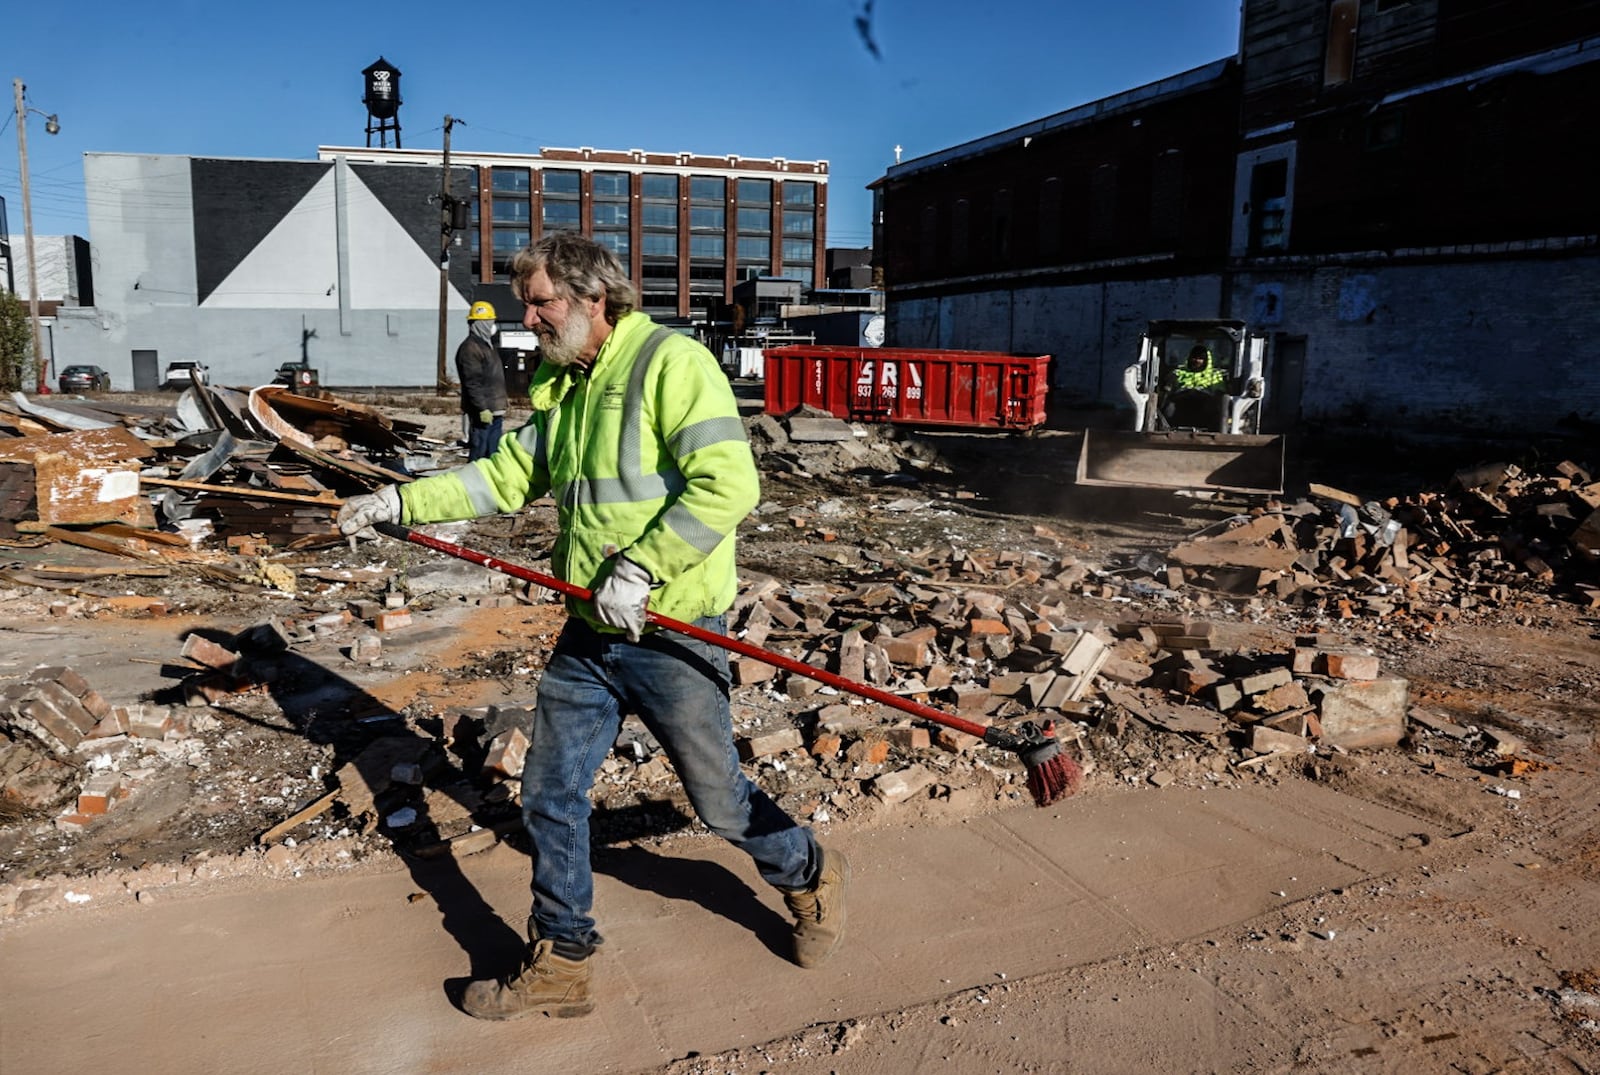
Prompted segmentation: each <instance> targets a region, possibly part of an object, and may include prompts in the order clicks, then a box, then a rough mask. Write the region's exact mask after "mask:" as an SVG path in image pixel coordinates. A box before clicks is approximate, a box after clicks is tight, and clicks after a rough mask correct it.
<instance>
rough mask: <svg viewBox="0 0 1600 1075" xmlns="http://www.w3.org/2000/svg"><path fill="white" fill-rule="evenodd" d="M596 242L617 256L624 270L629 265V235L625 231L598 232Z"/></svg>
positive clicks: (595, 234)
mask: <svg viewBox="0 0 1600 1075" xmlns="http://www.w3.org/2000/svg"><path fill="white" fill-rule="evenodd" d="M594 241H595V242H597V243H599V244H600V245H601V246H604V247H607V248H609V249H610V251H611V252H612V253H613V254H615V255H617V258H618V260H620V261H621V262H622V265H623V267H624V268H626V267H627V265H628V254H629V251H628V233H627V232H625V231H597V232H595V233H594Z"/></svg>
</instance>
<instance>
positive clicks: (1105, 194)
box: [1089, 164, 1117, 249]
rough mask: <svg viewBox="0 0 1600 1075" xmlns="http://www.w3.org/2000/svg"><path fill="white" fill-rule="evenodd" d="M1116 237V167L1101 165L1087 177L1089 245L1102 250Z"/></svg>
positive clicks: (1113, 165)
mask: <svg viewBox="0 0 1600 1075" xmlns="http://www.w3.org/2000/svg"><path fill="white" fill-rule="evenodd" d="M1116 235H1117V166H1116V165H1115V164H1102V165H1100V166H1099V167H1098V168H1096V169H1095V170H1094V172H1093V173H1092V174H1091V175H1090V176H1089V243H1090V245H1091V246H1096V247H1100V248H1101V249H1104V248H1105V247H1108V246H1110V245H1111V243H1112V240H1114V239H1115V238H1116Z"/></svg>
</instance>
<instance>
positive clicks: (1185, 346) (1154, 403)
mask: <svg viewBox="0 0 1600 1075" xmlns="http://www.w3.org/2000/svg"><path fill="white" fill-rule="evenodd" d="M1192 356H1203V357H1202V358H1200V359H1199V360H1197V361H1195V363H1194V364H1193V365H1191V357H1192ZM1265 361H1266V341H1265V339H1264V338H1263V337H1261V336H1260V335H1257V334H1253V333H1251V332H1250V331H1249V330H1248V328H1247V327H1246V325H1245V324H1244V322H1242V321H1211V320H1205V321H1196V320H1183V321H1177V320H1174V321H1152V322H1150V324H1149V327H1148V329H1147V331H1146V332H1145V335H1144V338H1143V340H1142V341H1141V345H1140V355H1139V360H1138V362H1136V363H1135V364H1134V365H1133V366H1131V367H1129V369H1128V372H1127V377H1126V380H1127V385H1126V387H1127V390H1128V395H1129V398H1130V399H1131V401H1132V402H1133V404H1134V408H1135V412H1136V413H1135V426H1134V428H1135V429H1137V430H1141V431H1143V432H1147V433H1157V432H1162V431H1166V430H1189V431H1193V432H1202V433H1255V432H1258V431H1259V428H1260V411H1261V408H1260V402H1261V395H1262V386H1263V370H1264V365H1265ZM1185 371H1188V372H1189V373H1190V374H1191V375H1190V376H1188V377H1186V376H1185ZM1210 371H1215V372H1210ZM1195 375H1200V376H1195Z"/></svg>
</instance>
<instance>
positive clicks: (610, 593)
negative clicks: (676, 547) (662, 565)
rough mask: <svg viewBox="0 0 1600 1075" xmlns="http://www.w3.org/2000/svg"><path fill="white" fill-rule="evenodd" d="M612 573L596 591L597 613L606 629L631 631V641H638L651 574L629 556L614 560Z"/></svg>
mask: <svg viewBox="0 0 1600 1075" xmlns="http://www.w3.org/2000/svg"><path fill="white" fill-rule="evenodd" d="M611 564H612V567H611V574H609V575H607V576H606V579H605V581H604V582H602V583H601V584H600V586H599V588H597V589H596V590H595V592H594V611H595V615H596V616H598V617H599V618H600V622H601V623H603V624H605V625H606V626H607V627H618V628H621V629H622V630H624V631H627V632H628V641H629V642H637V641H639V634H640V632H641V631H643V630H644V606H645V602H646V601H648V600H649V599H650V583H651V582H652V581H653V580H652V579H651V577H650V572H648V571H646V570H645V569H644V568H642V567H640V566H639V565H638V564H636V563H634V562H633V561H632V560H630V559H628V558H627V557H626V556H620V555H619V556H615V557H612V561H611Z"/></svg>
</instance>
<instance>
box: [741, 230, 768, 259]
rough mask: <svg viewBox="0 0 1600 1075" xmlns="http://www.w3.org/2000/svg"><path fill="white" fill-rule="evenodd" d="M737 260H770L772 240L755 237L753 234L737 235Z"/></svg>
mask: <svg viewBox="0 0 1600 1075" xmlns="http://www.w3.org/2000/svg"><path fill="white" fill-rule="evenodd" d="M739 260H740V261H762V262H768V261H771V260H772V240H771V239H762V238H757V237H755V236H753V235H741V236H739Z"/></svg>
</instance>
